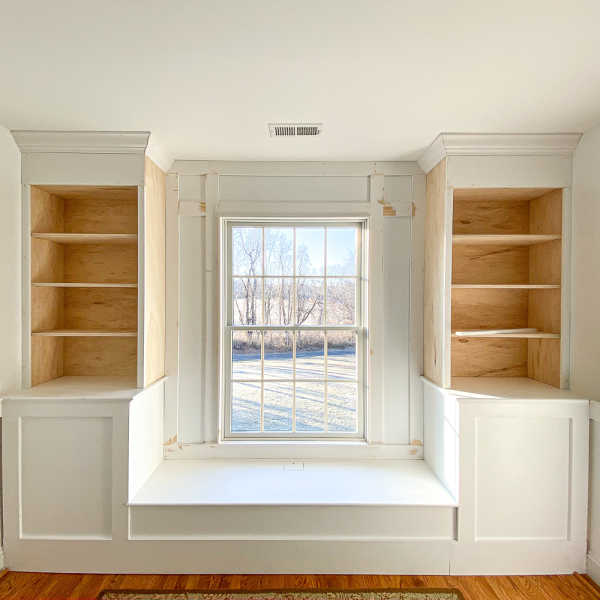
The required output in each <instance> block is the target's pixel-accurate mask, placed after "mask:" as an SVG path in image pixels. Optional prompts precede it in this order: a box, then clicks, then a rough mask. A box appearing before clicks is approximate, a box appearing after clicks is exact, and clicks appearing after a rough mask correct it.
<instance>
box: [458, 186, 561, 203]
mask: <svg viewBox="0 0 600 600" xmlns="http://www.w3.org/2000/svg"><path fill="white" fill-rule="evenodd" d="M554 190H555V188H454V199H455V200H461V201H462V200H467V201H469V202H479V201H488V202H489V201H492V202H514V201H522V200H525V201H527V200H531V199H532V198H539V197H540V196H543V195H545V194H548V193H550V192H552V191H554Z"/></svg>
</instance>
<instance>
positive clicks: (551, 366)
mask: <svg viewBox="0 0 600 600" xmlns="http://www.w3.org/2000/svg"><path fill="white" fill-rule="evenodd" d="M528 342H529V348H528V363H527V364H528V366H527V376H528V377H530V378H531V379H535V380H537V381H541V382H542V383H547V384H549V385H553V386H554V387H560V340H559V339H533V340H529V341H528Z"/></svg>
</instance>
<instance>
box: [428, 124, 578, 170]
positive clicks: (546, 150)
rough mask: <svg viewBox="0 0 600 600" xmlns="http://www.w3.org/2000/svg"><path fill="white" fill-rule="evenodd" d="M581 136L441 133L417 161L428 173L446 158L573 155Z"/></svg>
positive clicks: (574, 134) (569, 134)
mask: <svg viewBox="0 0 600 600" xmlns="http://www.w3.org/2000/svg"><path fill="white" fill-rule="evenodd" d="M581 135H582V134H580V133H441V134H440V135H438V136H437V137H436V138H435V140H434V141H433V142H432V144H431V145H430V146H429V148H427V150H425V152H424V153H423V154H422V155H421V158H419V159H418V161H417V162H418V163H419V166H420V167H421V169H423V171H424V172H425V173H429V171H431V169H433V167H435V166H436V165H437V164H438V163H439V162H440V161H441V160H443V159H444V158H446V157H447V156H573V153H574V152H575V149H576V148H577V144H578V143H579V139H580V138H581Z"/></svg>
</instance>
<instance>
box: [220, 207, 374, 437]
mask: <svg viewBox="0 0 600 600" xmlns="http://www.w3.org/2000/svg"><path fill="white" fill-rule="evenodd" d="M349 225H353V226H356V228H357V231H358V244H357V274H356V282H357V285H356V323H355V325H353V326H350V325H348V326H343V325H341V326H328V325H322V326H307V325H299V326H298V325H293V326H266V325H257V326H255V327H252V329H256V330H258V331H263V332H264V331H269V330H287V331H294V332H295V331H308V330H317V331H325V332H327V331H335V330H342V331H355V332H356V333H357V341H356V357H357V390H358V394H357V403H358V404H357V431H356V432H330V431H327V427H325V431H323V432H316V431H302V432H296V431H293V432H292V433H289V434H287V433H286V434H282V433H280V432H265V431H262V432H243V433H239V432H232V431H231V427H230V424H231V362H232V350H231V348H232V341H231V340H232V332H233V331H237V330H242V331H246V330H248V328H249V327H248V326H247V325H239V326H234V325H233V323H232V316H233V305H232V298H233V289H232V286H233V273H232V229H233V227H235V226H255V227H301V226H312V227H344V226H345V227H347V226H349ZM368 227H369V219H368V218H357V217H332V218H319V219H310V218H302V217H289V218H282V217H277V218H257V217H246V218H239V217H231V218H221V228H220V230H221V265H222V277H221V353H220V361H221V368H220V372H221V386H220V387H221V394H220V402H219V404H220V411H219V412H220V424H221V428H220V429H221V432H222V434H221V436H220V439H221V441H261V442H270V441H285V442H289V441H300V442H315V441H319V442H344V441H352V442H357V441H358V442H365V441H366V439H367V414H368V407H367V402H368V398H367V388H368V385H367V363H368V361H367V352H366V348H367V331H368V329H367V325H368V318H367V317H368V308H367V305H368V302H367V299H368V283H367V282H368V277H367V273H368V270H367V266H368ZM325 248H326V247H325ZM263 261H264V256H263ZM263 277H265V274H264V273H263V274H262V276H261V277H260V278H263ZM323 279H324V284H325V289H326V279H327V277H326V275H324V276H323ZM294 301H295V297H294ZM263 302H264V298H263ZM294 314H295V310H294ZM325 335H327V333H325ZM261 340H262V341H261V344H263V345H264V336H261ZM325 348H327V346H325ZM325 351H326V350H325ZM294 357H295V336H294ZM261 362H262V358H261ZM263 380H264V378H263V379H261V380H257V381H263ZM325 380H326V377H325ZM282 381H287V380H278V382H282ZM343 381H344V380H341V379H339V380H338V379H336V380H335V382H336V383H341V382H343ZM325 406H327V403H326V404H325ZM263 410H264V407H263V402H262V401H261V423H262V413H263ZM292 410H293V414H295V405H293V409H292ZM294 423H295V419H294ZM326 424H327V412H326V408H325V425H326Z"/></svg>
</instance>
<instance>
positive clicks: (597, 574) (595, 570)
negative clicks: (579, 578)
mask: <svg viewBox="0 0 600 600" xmlns="http://www.w3.org/2000/svg"><path fill="white" fill-rule="evenodd" d="M587 574H588V575H589V576H590V577H591V578H592V579H593V580H594V581H595V582H596V583H597V584H598V585H600V558H597V557H595V556H592V555H591V554H589V553H588V555H587Z"/></svg>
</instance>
